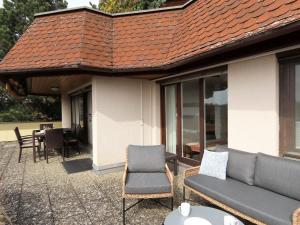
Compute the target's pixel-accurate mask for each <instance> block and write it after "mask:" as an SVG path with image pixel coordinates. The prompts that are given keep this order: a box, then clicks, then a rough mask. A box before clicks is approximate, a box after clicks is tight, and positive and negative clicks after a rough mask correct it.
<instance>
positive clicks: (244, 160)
mask: <svg viewBox="0 0 300 225" xmlns="http://www.w3.org/2000/svg"><path fill="white" fill-rule="evenodd" d="M216 151H218V152H225V151H228V152H229V155H228V163H227V171H226V174H227V176H228V177H231V178H233V179H236V180H239V181H241V182H244V183H246V184H249V185H253V184H254V172H255V163H256V157H257V155H256V154H253V153H248V152H242V151H238V150H235V149H231V148H227V147H225V146H217V148H216Z"/></svg>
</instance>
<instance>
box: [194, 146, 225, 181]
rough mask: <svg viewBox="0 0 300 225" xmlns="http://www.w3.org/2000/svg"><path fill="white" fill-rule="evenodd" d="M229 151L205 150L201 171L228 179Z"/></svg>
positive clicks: (204, 173) (201, 172)
mask: <svg viewBox="0 0 300 225" xmlns="http://www.w3.org/2000/svg"><path fill="white" fill-rule="evenodd" d="M227 161H228V152H211V151H208V150H204V155H203V158H202V162H201V166H200V170H199V173H200V174H203V175H207V176H211V177H215V178H218V179H222V180H226V168H227Z"/></svg>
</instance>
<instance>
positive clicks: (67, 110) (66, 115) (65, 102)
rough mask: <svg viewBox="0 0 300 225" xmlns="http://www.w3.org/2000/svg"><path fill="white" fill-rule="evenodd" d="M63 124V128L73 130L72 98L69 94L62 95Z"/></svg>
mask: <svg viewBox="0 0 300 225" xmlns="http://www.w3.org/2000/svg"><path fill="white" fill-rule="evenodd" d="M61 123H62V127H63V128H71V98H70V96H69V95H68V94H62V95H61Z"/></svg>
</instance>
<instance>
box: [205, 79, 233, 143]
mask: <svg viewBox="0 0 300 225" xmlns="http://www.w3.org/2000/svg"><path fill="white" fill-rule="evenodd" d="M204 81H205V88H204V89H205V100H204V103H205V137H206V139H205V147H206V148H207V149H209V148H214V147H215V146H216V145H226V144H227V111H228V107H227V105H228V100H227V76H226V75H222V76H216V77H209V78H205V79H204Z"/></svg>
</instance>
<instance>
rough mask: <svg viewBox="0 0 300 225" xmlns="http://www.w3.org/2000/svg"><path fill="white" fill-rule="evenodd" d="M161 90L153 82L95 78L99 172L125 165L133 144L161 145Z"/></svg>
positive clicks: (95, 156)
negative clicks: (129, 148) (127, 149)
mask: <svg viewBox="0 0 300 225" xmlns="http://www.w3.org/2000/svg"><path fill="white" fill-rule="evenodd" d="M159 90H160V89H159V85H157V84H155V83H154V82H151V81H145V80H138V79H126V78H111V77H94V78H93V82H92V101H93V163H94V168H95V169H106V168H110V167H114V166H119V165H122V164H123V163H124V162H125V157H126V148H127V146H128V145H129V144H137V145H151V144H160V93H159Z"/></svg>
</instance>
